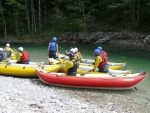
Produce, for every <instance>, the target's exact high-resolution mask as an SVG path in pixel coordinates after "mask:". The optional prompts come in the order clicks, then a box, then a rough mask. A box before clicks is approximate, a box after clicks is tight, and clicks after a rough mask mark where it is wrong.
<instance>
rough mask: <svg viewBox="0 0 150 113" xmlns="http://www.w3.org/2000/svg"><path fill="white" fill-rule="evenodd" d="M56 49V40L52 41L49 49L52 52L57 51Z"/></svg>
mask: <svg viewBox="0 0 150 113" xmlns="http://www.w3.org/2000/svg"><path fill="white" fill-rule="evenodd" d="M56 49H57V44H56V42H50V48H49V50H50V51H52V52H56Z"/></svg>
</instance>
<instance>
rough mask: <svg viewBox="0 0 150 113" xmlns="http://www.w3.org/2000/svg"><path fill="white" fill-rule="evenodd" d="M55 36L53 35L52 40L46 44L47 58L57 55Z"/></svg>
mask: <svg viewBox="0 0 150 113" xmlns="http://www.w3.org/2000/svg"><path fill="white" fill-rule="evenodd" d="M56 41H57V38H56V37H53V39H52V41H51V42H50V43H49V45H48V56H49V58H54V59H56V58H57V55H58V44H57V43H56Z"/></svg>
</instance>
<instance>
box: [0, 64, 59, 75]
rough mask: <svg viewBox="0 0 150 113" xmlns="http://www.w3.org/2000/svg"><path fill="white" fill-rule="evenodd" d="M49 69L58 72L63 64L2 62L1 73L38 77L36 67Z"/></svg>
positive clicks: (0, 65)
mask: <svg viewBox="0 0 150 113" xmlns="http://www.w3.org/2000/svg"><path fill="white" fill-rule="evenodd" d="M36 67H39V68H41V69H44V70H47V71H49V72H56V71H57V70H59V69H60V67H61V65H39V66H38V65H28V64H9V65H7V64H0V74H1V75H9V76H22V77H38V76H37V74H36V72H35V68H36Z"/></svg>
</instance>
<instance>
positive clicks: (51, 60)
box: [48, 58, 124, 70]
mask: <svg viewBox="0 0 150 113" xmlns="http://www.w3.org/2000/svg"><path fill="white" fill-rule="evenodd" d="M48 60H49V63H50V64H59V63H66V62H67V61H68V60H64V59H58V60H56V59H53V58H48ZM79 65H80V66H84V67H86V66H87V67H93V66H94V65H92V64H86V63H79ZM123 67H124V65H114V66H109V69H113V70H119V69H121V68H123ZM79 68H80V67H79Z"/></svg>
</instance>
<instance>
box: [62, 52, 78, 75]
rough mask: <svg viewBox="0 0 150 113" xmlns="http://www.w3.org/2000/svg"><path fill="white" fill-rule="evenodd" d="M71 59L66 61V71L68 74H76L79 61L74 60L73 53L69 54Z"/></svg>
mask: <svg viewBox="0 0 150 113" xmlns="http://www.w3.org/2000/svg"><path fill="white" fill-rule="evenodd" d="M69 60H70V61H68V62H66V65H65V66H64V72H66V73H67V75H70V76H76V74H77V68H78V66H77V62H76V61H75V60H74V54H73V53H70V54H69Z"/></svg>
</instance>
